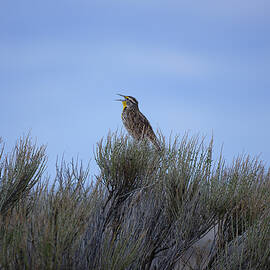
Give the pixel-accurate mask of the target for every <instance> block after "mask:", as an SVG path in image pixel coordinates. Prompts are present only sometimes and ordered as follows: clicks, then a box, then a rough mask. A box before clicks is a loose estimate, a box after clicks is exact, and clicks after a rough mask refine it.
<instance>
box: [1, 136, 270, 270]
mask: <svg viewBox="0 0 270 270" xmlns="http://www.w3.org/2000/svg"><path fill="white" fill-rule="evenodd" d="M160 141H161V142H162V143H161V144H162V150H161V151H160V152H157V151H156V150H155V149H154V148H153V147H152V146H151V145H149V144H148V143H147V142H141V143H139V144H138V143H136V142H134V141H133V140H132V139H130V138H129V137H127V136H125V135H123V134H117V133H110V134H108V136H107V138H105V139H102V140H101V141H100V142H99V143H98V144H97V147H96V156H95V160H96V162H97V164H98V166H99V168H100V174H99V175H98V176H97V177H96V178H95V179H93V178H91V176H90V172H89V168H88V167H87V168H83V167H82V165H81V164H80V163H79V162H78V161H72V162H70V163H66V162H65V161H61V162H60V163H59V164H58V165H57V167H56V176H55V178H54V179H48V178H46V176H45V174H44V172H45V168H46V161H47V157H46V149H45V147H44V146H37V145H36V144H33V143H32V140H31V138H29V137H26V138H21V139H20V140H19V141H18V143H17V144H16V146H15V147H14V150H13V151H12V152H11V153H5V151H4V148H3V147H2V148H1V150H0V269H1V270H2V269H108V270H109V269H115V270H116V269H123V270H124V269H143V270H147V269H182V265H181V264H180V262H182V261H183V258H184V257H185V255H186V254H187V252H188V251H189V250H190V248H191V247H193V245H194V244H196V243H197V242H198V241H199V240H200V239H201V238H203V237H204V236H205V235H206V234H207V233H208V232H209V231H211V230H213V228H214V227H215V228H217V233H216V236H215V238H214V242H213V248H212V249H211V252H210V253H209V254H208V258H206V260H205V262H206V263H204V264H203V265H202V264H201V265H197V266H196V269H269V264H270V262H269V255H270V246H269V244H270V238H269V235H270V232H269V219H270V216H269V187H270V170H268V171H267V169H265V168H264V166H263V164H262V162H261V161H259V160H258V159H256V158H251V157H250V156H241V157H237V158H236V159H235V160H234V162H233V163H232V164H230V165H227V164H225V162H224V160H223V157H222V155H221V154H220V158H219V159H218V160H216V161H215V160H213V139H211V140H210V142H208V143H206V142H205V139H203V138H200V137H199V136H195V137H191V136H188V135H185V136H183V137H182V138H180V137H175V138H170V139H169V141H166V140H165V138H164V137H163V136H162V134H160ZM187 264H188V262H187ZM186 269H187V268H186Z"/></svg>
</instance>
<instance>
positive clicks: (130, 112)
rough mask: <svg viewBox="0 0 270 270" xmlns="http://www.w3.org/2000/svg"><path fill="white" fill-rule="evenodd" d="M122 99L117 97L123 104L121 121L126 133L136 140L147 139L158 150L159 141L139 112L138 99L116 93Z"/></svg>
mask: <svg viewBox="0 0 270 270" xmlns="http://www.w3.org/2000/svg"><path fill="white" fill-rule="evenodd" d="M118 95H119V96H121V97H123V98H124V99H117V101H121V102H122V104H123V111H122V115H121V117H122V121H123V124H124V126H125V128H126V129H127V131H128V133H129V134H130V135H131V136H132V137H133V138H134V139H135V140H136V141H141V140H144V139H148V140H149V141H150V142H151V143H152V144H153V145H154V146H155V148H156V149H157V150H158V151H160V150H161V148H160V144H159V141H158V139H157V137H156V135H155V133H154V131H153V129H152V127H151V125H150V123H149V121H148V120H147V118H146V117H145V116H144V115H143V114H142V113H141V112H140V110H139V106H138V104H139V103H138V101H137V99H136V98H134V97H132V96H125V95H121V94H118Z"/></svg>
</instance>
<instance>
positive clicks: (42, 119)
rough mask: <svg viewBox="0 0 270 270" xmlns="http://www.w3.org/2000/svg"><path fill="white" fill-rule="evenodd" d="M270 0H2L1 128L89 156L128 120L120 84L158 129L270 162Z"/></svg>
mask: <svg viewBox="0 0 270 270" xmlns="http://www.w3.org/2000/svg"><path fill="white" fill-rule="evenodd" d="M269 32H270V2H269V1H267V0H256V1H254V0H227V1H210V0H205V1H172V0H166V1H159V0H155V1H153V0H148V1H138V0H136V1H135V0H130V1H128V0H122V1H120V0H118V1H117V0H116V1H103V0H99V1H95V0H91V1H89V0H87V1H86V0H76V1H75V0H73V1H71V0H65V1H63V0H59V1H52V0H47V1H36V0H35V1H34V0H31V1H28V0H24V1H19V0H14V1H1V4H0V37H1V38H0V41H1V42H0V93H1V106H0V113H1V116H2V117H1V133H0V136H2V138H3V140H4V141H5V142H6V145H7V148H9V147H10V146H11V145H14V143H15V141H16V139H17V138H18V137H19V136H21V135H23V134H27V133H28V132H29V131H31V134H32V136H33V137H34V138H37V141H38V143H40V144H41V143H44V144H47V153H48V155H49V169H48V171H49V172H50V173H51V172H52V174H53V170H54V169H53V167H54V164H55V162H56V157H57V155H59V156H61V155H62V154H63V153H64V155H65V158H66V159H67V160H70V159H71V157H75V158H76V157H77V156H79V158H81V159H83V160H84V162H85V163H87V162H88V161H89V160H92V161H91V162H90V165H91V167H92V168H93V172H96V168H95V162H94V160H93V151H94V148H95V145H96V142H97V141H99V140H100V139H101V138H102V137H103V136H106V135H107V133H108V131H109V130H111V131H114V130H116V129H119V128H121V127H122V122H121V118H120V115H121V110H122V106H121V104H119V103H118V102H116V101H114V99H115V98H116V96H115V94H116V93H122V94H127V95H132V96H135V97H136V98H137V99H138V100H139V104H140V109H141V111H142V112H143V113H144V114H145V115H146V116H147V117H148V119H149V120H150V122H151V123H152V126H153V128H154V129H157V128H160V129H161V131H162V132H163V133H164V134H165V135H166V136H169V134H170V133H171V131H172V132H173V134H180V135H183V134H184V132H185V131H190V133H191V134H196V133H198V132H199V133H200V134H202V135H207V136H211V134H212V132H213V134H214V141H215V147H216V151H218V150H219V149H220V148H221V145H222V144H224V147H223V153H224V157H225V159H226V160H227V161H228V162H231V160H232V158H233V157H234V156H236V155H238V154H239V153H240V154H241V153H249V154H251V155H258V154H260V157H261V159H263V160H264V161H265V162H266V163H267V164H269V160H270V142H269V138H270V125H269V117H270V106H269V104H270V102H269V101H270V91H269V89H270V74H269V70H270V35H269Z"/></svg>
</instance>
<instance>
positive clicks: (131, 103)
mask: <svg viewBox="0 0 270 270" xmlns="http://www.w3.org/2000/svg"><path fill="white" fill-rule="evenodd" d="M118 95H119V96H121V97H123V98H124V99H117V101H122V104H123V109H125V108H132V107H138V101H137V99H136V98H134V97H131V96H124V95H121V94H118Z"/></svg>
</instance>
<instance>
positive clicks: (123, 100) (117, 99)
mask: <svg viewBox="0 0 270 270" xmlns="http://www.w3.org/2000/svg"><path fill="white" fill-rule="evenodd" d="M117 95H118V96H121V97H124V98H125V99H116V100H115V101H125V100H126V96H124V95H121V94H117Z"/></svg>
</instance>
